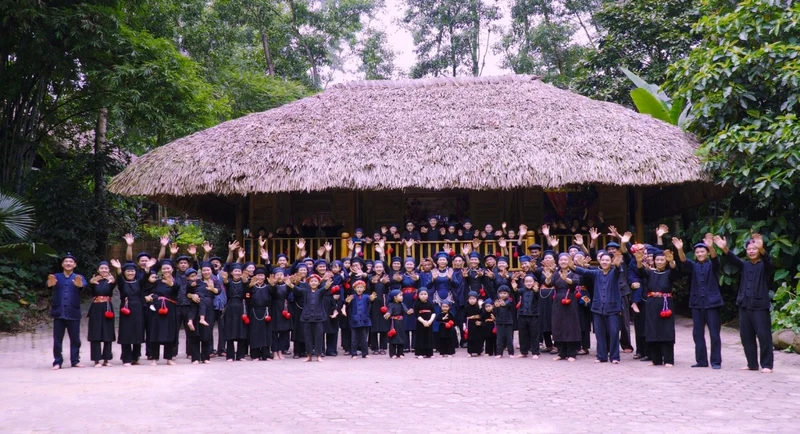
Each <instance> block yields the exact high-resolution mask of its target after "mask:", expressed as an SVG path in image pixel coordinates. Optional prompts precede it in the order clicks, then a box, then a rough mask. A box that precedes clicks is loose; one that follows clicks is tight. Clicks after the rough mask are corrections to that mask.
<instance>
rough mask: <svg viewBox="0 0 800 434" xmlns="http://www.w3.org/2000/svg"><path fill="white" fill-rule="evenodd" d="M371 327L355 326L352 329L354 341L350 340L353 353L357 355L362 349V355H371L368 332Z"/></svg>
mask: <svg viewBox="0 0 800 434" xmlns="http://www.w3.org/2000/svg"><path fill="white" fill-rule="evenodd" d="M368 333H369V327H355V328H351V329H350V334H351V335H352V341H351V342H350V351H351V355H353V356H355V355H357V354H358V351H361V357H367V355H369V348H368V347H367V334H368Z"/></svg>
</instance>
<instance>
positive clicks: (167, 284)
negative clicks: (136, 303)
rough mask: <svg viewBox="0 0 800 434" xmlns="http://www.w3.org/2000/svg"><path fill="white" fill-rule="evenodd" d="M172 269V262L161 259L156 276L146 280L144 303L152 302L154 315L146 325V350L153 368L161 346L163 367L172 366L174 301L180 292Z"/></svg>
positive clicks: (175, 323)
mask: <svg viewBox="0 0 800 434" xmlns="http://www.w3.org/2000/svg"><path fill="white" fill-rule="evenodd" d="M174 271H175V267H174V266H173V265H172V261H171V260H169V259H164V260H163V261H161V270H160V274H161V277H159V276H158V274H151V275H150V277H149V278H148V281H149V282H150V283H151V284H153V285H150V289H149V291H147V292H148V295H147V296H146V297H145V298H144V301H146V302H147V303H153V307H154V308H155V309H156V312H155V313H154V314H153V315H151V317H150V321H149V323H148V326H147V339H148V343H147V345H148V346H149V347H150V359H151V360H152V361H151V362H150V364H151V365H152V366H156V365H157V364H158V359H159V356H160V354H159V351H160V350H161V347H162V346H163V347H164V358H165V359H167V365H174V364H175V362H174V361H173V360H172V359H171V357H172V355H173V354H175V352H174V349H175V336H176V335H177V334H178V309H177V308H178V306H177V301H176V298H178V291H179V290H180V283H179V282H178V279H176V278H175V276H174V275H173V274H172V273H173V272H174Z"/></svg>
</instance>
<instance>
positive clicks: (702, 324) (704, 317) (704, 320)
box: [692, 307, 722, 366]
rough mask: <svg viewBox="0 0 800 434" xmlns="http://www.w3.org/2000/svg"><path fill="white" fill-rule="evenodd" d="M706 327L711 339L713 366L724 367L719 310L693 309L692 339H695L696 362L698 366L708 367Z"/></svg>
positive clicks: (713, 308)
mask: <svg viewBox="0 0 800 434" xmlns="http://www.w3.org/2000/svg"><path fill="white" fill-rule="evenodd" d="M706 326H708V334H709V336H710V337H711V364H712V365H713V366H722V339H720V336H719V335H720V329H721V328H722V323H721V321H720V318H719V308H718V307H712V308H709V309H692V338H693V339H694V360H695V361H696V362H697V364H698V365H701V366H708V351H707V350H706Z"/></svg>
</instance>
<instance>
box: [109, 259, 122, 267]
mask: <svg viewBox="0 0 800 434" xmlns="http://www.w3.org/2000/svg"><path fill="white" fill-rule="evenodd" d="M111 266H112V267H114V268H117V269H119V268H122V264H120V263H119V260H117V259H112V260H111Z"/></svg>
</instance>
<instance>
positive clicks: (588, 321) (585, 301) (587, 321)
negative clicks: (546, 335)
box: [572, 252, 592, 356]
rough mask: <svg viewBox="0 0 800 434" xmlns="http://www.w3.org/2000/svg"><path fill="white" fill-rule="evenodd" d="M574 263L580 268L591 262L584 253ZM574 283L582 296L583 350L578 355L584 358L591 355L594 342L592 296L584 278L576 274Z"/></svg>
mask: <svg viewBox="0 0 800 434" xmlns="http://www.w3.org/2000/svg"><path fill="white" fill-rule="evenodd" d="M573 261H574V262H575V264H577V265H578V266H580V267H585V266H588V265H589V262H590V261H589V258H588V257H587V256H586V255H584V254H583V253H582V252H577V253H575V256H574V257H573ZM572 281H573V282H574V283H575V290H576V291H577V292H579V293H580V295H581V297H580V298H579V299H578V305H579V306H580V309H578V312H579V314H578V318H579V319H580V323H581V349H580V350H578V355H579V356H584V355H587V354H589V349H590V348H591V342H592V339H591V333H592V309H591V300H592V296H591V294H590V293H589V287H588V286H587V285H586V284H585V283H584V279H583V276H579V275H577V274H575V275H574V277H573V278H572Z"/></svg>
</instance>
